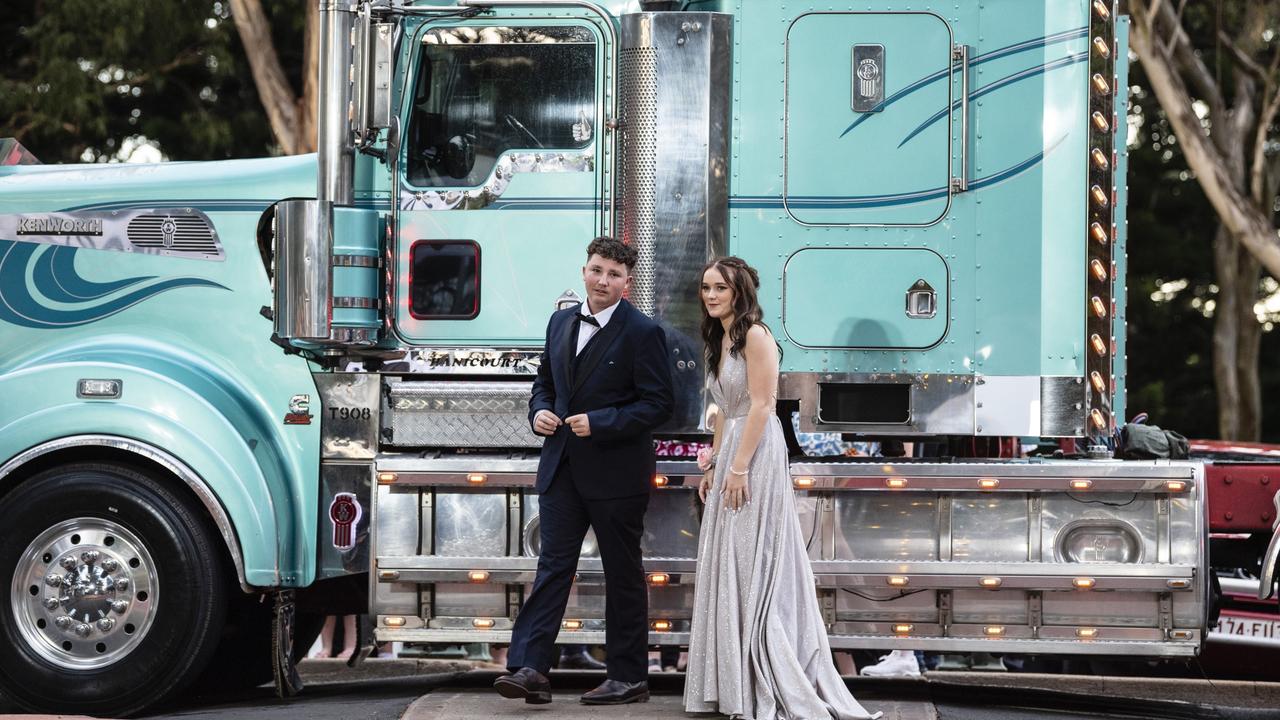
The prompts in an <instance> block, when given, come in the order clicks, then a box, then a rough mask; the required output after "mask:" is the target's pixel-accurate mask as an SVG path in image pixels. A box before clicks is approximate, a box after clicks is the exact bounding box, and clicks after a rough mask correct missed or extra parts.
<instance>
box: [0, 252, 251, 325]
mask: <svg viewBox="0 0 1280 720" xmlns="http://www.w3.org/2000/svg"><path fill="white" fill-rule="evenodd" d="M42 249H43V250H44V252H39V251H40V250H42ZM78 250H79V248H74V247H70V246H66V245H57V246H53V245H42V244H38V243H28V242H17V241H14V240H0V322H7V323H10V324H12V325H19V326H21V327H28V328H36V329H40V330H49V329H54V328H69V327H77V326H79V325H87V324H89V323H92V322H97V321H98V320H101V319H103V318H107V317H111V316H112V315H115V314H116V313H119V312H123V311H125V310H127V309H129V308H131V307H133V306H134V305H137V304H138V303H140V302H142V301H144V300H147V299H149V298H153V297H155V296H156V295H159V294H160V293H163V292H167V291H169V290H176V289H178V288H184V287H210V288H219V289H221V290H230V288H228V287H226V286H225V285H221V284H219V283H216V282H213V281H212V280H205V279H203V278H193V277H185V278H170V279H168V280H161V281H159V282H150V281H154V280H155V276H154V275H145V276H139V277H131V278H123V279H120V280H114V281H111V282H105V283H104V282H95V281H92V280H89V279H87V278H85V277H83V276H81V275H80V273H78V272H76V269H75V255H76V252H77V251H78ZM28 270H29V271H30V274H31V285H30V286H29V285H28V282H27V274H28ZM143 283H149V284H146V285H145V286H143V287H140V288H138V289H136V290H133V291H132V292H128V293H125V294H124V295H120V296H119V297H116V298H113V299H111V300H106V301H101V300H102V298H105V297H107V296H109V295H111V294H113V293H117V292H120V291H123V290H127V289H128V288H131V287H134V286H137V285H142V284H143ZM33 289H34V290H35V291H36V293H38V296H37V294H36V293H33V292H32V290H33ZM50 301H51V302H53V303H58V304H59V305H65V306H66V307H55V306H52V305H50V304H48V302H50ZM99 301H101V302H99Z"/></svg>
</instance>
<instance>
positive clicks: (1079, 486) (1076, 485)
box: [1071, 480, 1093, 490]
mask: <svg viewBox="0 0 1280 720" xmlns="http://www.w3.org/2000/svg"><path fill="white" fill-rule="evenodd" d="M1091 487H1093V481H1092V480H1072V481H1071V489H1072V490H1088V489H1089V488H1091Z"/></svg>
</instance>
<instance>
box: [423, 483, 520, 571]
mask: <svg viewBox="0 0 1280 720" xmlns="http://www.w3.org/2000/svg"><path fill="white" fill-rule="evenodd" d="M434 526H435V527H434V530H435V537H434V539H433V546H432V549H433V551H434V554H435V555H436V556H442V557H477V556H478V557H488V556H493V557H502V556H505V555H506V554H507V532H508V528H507V495H506V493H502V492H483V491H473V492H437V493H436V494H435V523H434Z"/></svg>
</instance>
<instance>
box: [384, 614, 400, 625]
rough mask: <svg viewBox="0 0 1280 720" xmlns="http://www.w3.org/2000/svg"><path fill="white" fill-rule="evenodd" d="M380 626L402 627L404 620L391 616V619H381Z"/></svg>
mask: <svg viewBox="0 0 1280 720" xmlns="http://www.w3.org/2000/svg"><path fill="white" fill-rule="evenodd" d="M382 624H383V625H386V626H387V627H404V618H402V617H400V616H398V615H393V616H391V617H385V618H382Z"/></svg>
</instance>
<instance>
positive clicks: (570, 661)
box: [560, 652, 605, 670]
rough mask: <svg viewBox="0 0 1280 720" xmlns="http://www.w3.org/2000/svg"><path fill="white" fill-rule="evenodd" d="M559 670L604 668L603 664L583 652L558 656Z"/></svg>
mask: <svg viewBox="0 0 1280 720" xmlns="http://www.w3.org/2000/svg"><path fill="white" fill-rule="evenodd" d="M560 669H561V670H604V669H605V664H604V663H602V662H600V661H599V660H597V659H595V658H593V657H591V656H590V655H589V654H587V653H585V652H579V653H569V654H568V655H562V656H561V657H560Z"/></svg>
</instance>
